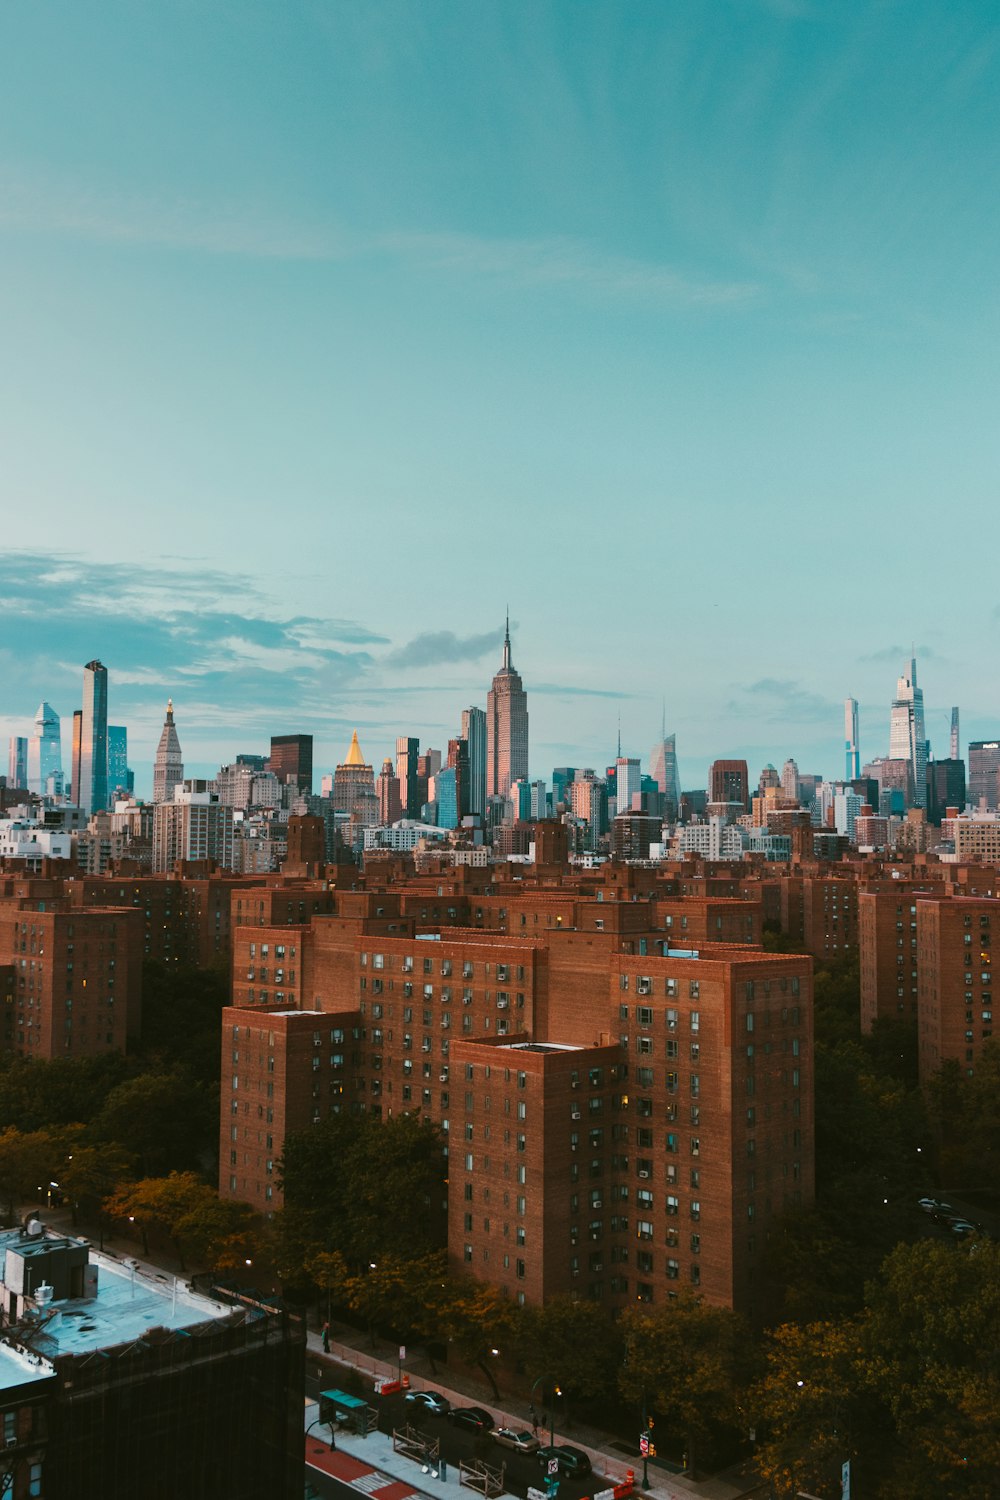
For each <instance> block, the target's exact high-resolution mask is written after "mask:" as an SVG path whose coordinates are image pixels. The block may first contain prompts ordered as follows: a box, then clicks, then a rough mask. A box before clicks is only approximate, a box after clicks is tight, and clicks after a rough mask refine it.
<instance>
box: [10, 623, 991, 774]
mask: <svg viewBox="0 0 1000 1500" xmlns="http://www.w3.org/2000/svg"><path fill="white" fill-rule="evenodd" d="M503 642H504V643H503V656H502V661H501V664H500V669H499V671H498V673H497V674H496V675H495V676H494V678H493V687H492V688H490V689H489V690H488V691H487V692H485V693H484V692H482V691H479V696H480V697H484V698H485V699H486V701H487V703H489V702H490V701H491V699H492V697H493V692H494V690H495V687H496V684H497V682H499V681H505V680H506V677H507V676H508V675H509V676H510V677H511V679H512V681H514V682H516V684H517V685H518V691H519V693H520V697H521V700H522V701H524V700H525V698H526V697H530V696H531V685H530V683H529V685H528V688H527V689H526V690H525V691H524V692H522V691H521V689H520V683H521V678H520V674H519V673H517V672H514V671H512V669H511V660H512V646H511V641H510V620H509V616H508V618H507V620H506V622H505V626H504V632H503ZM100 665H101V664H100V663H88V665H87V667H86V668H84V674H85V679H84V680H85V682H86V680H87V674H88V673H89V671H90V668H91V667H92V666H100ZM902 667H903V670H904V676H902V677H899V678H897V681H896V694H897V696H896V697H887V698H886V699H885V700H884V701H883V703H882V704H881V705H878V704H872V705H869V706H868V714H867V718H866V717H865V715H864V712H863V706H859V705H858V704H857V702H856V700H855V699H854V698H848V699H846V700H844V702H843V704H838V705H837V707H838V709H839V712H840V713H841V714H842V715H843V714H845V713H846V718H847V719H848V720H849V721H850V722H851V723H857V722H858V721H862V722H865V723H870V725H871V727H872V737H871V739H870V740H869V739H868V738H867V737H866V735H865V732H864V731H863V730H862V731H860V733H859V734H858V745H859V746H860V749H858V750H856V751H855V754H857V755H858V756H859V757H860V759H861V760H863V761H865V762H866V763H867V762H868V761H870V760H873V759H875V758H876V757H880V756H885V755H888V754H891V753H894V751H893V737H894V736H898V734H899V733H900V730H899V726H898V722H897V720H898V718H899V713H900V703H899V698H898V694H899V693H900V691H901V690H902V685H903V684H904V683H905V684H906V685H907V687H909V686H910V679H909V678H907V677H906V676H905V673H906V672H907V671H908V672H909V673H910V674H911V676H912V677H913V684H914V686H915V672H916V657H915V656H914V655H913V654H912V648H911V653H910V654H908V655H907V657H906V659H905V661H903V662H902ZM101 670H102V672H103V673H104V674H105V678H106V679H107V680H110V681H111V683H112V684H113V683H114V681H115V672H114V669H113V668H111V669H109V668H104V667H102V668H101ZM472 691H473V693H475V692H476V691H477V689H476V688H475V687H473V689H472ZM887 691H888V690H887ZM459 692H461V689H459ZM917 697H918V700H919V704H920V708H919V713H918V718H919V721H920V723H921V724H923V693H922V689H920V690H918V691H917ZM949 701H950V700H949ZM43 707H49V705H47V704H43ZM111 708H114V710H115V712H116V713H118V715H119V716H121V713H120V709H119V707H118V705H117V703H114V702H111V703H106V704H105V710H104V711H105V713H107V712H108V710H109V709H111ZM259 712H261V713H262V714H263V715H264V717H263V720H262V722H263V723H264V725H265V728H264V729H262V731H261V734H260V736H259V738H260V740H261V743H260V744H258V741H257V740H256V739H255V740H253V743H252V744H251V743H250V735H249V733H244V734H243V738H242V739H239V740H238V739H236V738H233V737H232V736H234V735H238V734H239V733H240V731H238V730H236V729H233V728H232V727H230V728H229V729H228V731H227V732H228V734H229V735H230V738H228V739H227V740H225V741H221V740H220V741H219V744H220V747H221V751H220V754H219V756H218V759H217V760H215V761H213V760H211V759H207V760H198V759H195V758H194V757H190V758H189V757H185V758H184V767H183V769H185V772H186V774H187V775H188V776H195V777H201V778H206V777H208V778H211V777H212V776H214V774H215V772H216V771H217V770H218V768H219V767H220V766H224V765H225V764H226V763H227V762H229V761H231V760H232V759H233V758H234V757H235V756H236V755H237V754H247V753H250V754H253V753H260V754H262V755H264V756H266V753H267V746H266V743H265V741H266V740H270V744H271V750H272V751H273V748H274V744H275V743H276V742H277V741H281V740H282V739H288V740H294V739H297V738H298V737H299V736H301V735H302V734H306V735H313V728H312V726H310V725H308V724H306V725H303V724H302V723H297V728H296V731H295V733H294V734H291V733H288V734H285V735H279V736H277V737H276V736H275V735H274V733H273V730H274V728H275V726H276V725H277V724H278V723H280V724H282V726H283V727H285V728H286V729H287V723H288V722H290V721H291V720H292V719H295V714H294V713H291V712H285V711H284V710H282V709H280V708H279V707H275V708H273V709H271V708H268V709H267V710H264V709H261V710H259ZM471 712H472V710H471V709H469V708H464V709H455V711H454V715H453V721H452V723H451V724H450V725H448V724H445V725H444V726H441V725H438V726H437V733H438V738H439V740H440V743H438V744H436V745H435V744H434V743H433V741H434V734H433V733H430V734H425V733H422V734H419V735H414V736H412V737H411V738H409V739H407V737H406V735H405V734H404V736H403V737H402V739H401V738H400V735H399V733H397V734H396V735H395V736H393V737H392V739H391V740H390V741H389V742H387V747H386V750H385V754H384V755H383V754H381V753H379V754H374V755H372V757H371V762H370V764H373V765H374V764H379V763H381V762H382V761H383V760H389V761H392V760H393V759H394V757H393V754H392V746H393V745H394V746H395V751H396V760H397V765H398V755H399V749H400V745H401V744H412V745H413V746H414V752H413V753H414V755H416V754H417V753H418V751H419V750H420V748H421V747H423V748H432V749H434V750H437V751H438V752H439V753H441V754H444V753H445V752H446V751H447V746H448V741H449V739H452V738H453V737H454V736H455V735H457V734H458V733H459V732H462V733H466V732H467V727H468V726H467V721H468V716H469V714H470V713H471ZM478 712H479V714H480V715H481V716H482V719H483V722H484V724H485V723H486V722H487V720H488V716H487V714H486V713H484V711H483V710H482V709H479V711H478ZM520 712H521V713H522V714H523V715H524V719H525V724H524V728H523V730H522V731H520V732H521V733H522V734H523V736H524V737H525V738H526V737H527V728H526V725H527V715H526V714H525V711H524V709H523V708H522V709H521V710H520ZM944 712H945V711H944V710H943V709H942V710H940V713H939V714H938V716H939V717H940V716H942V715H943V714H944ZM955 713H956V709H955V707H954V705H953V706H952V707H951V708H949V709H948V710H947V715H948V733H947V744H946V745H945V744H944V740H943V735H944V731H943V730H942V731H941V733H940V734H939V737H938V738H939V743H940V745H941V748H940V749H937V748H936V747H935V745H934V741H933V740H931V748H932V752H933V754H934V758H935V760H939V761H940V760H944V759H946V758H947V757H948V755H950V754H951V753H952V747H953V744H954V733H953V727H954V722H955V719H954V715H955ZM166 714H167V717H166V720H165V721H164V720H163V719H162V718H161V719H159V720H158V727H159V735H158V736H157V737H156V739H155V753H153V754H151V756H150V757H149V759H148V761H147V760H146V759H145V758H143V757H142V756H141V755H139V756H136V757H134V759H135V760H136V764H135V765H130V770H131V771H132V772H133V773H134V775H135V787H136V792H137V795H138V796H139V797H140V798H142V797H147V798H148V797H149V796H150V795H151V794H154V793H155V786H156V778H157V775H158V774H159V770H158V767H159V765H160V762H161V761H163V759H164V755H165V744H166V739H167V737H168V735H169V737H170V749H171V751H172V752H174V753H173V756H172V759H173V760H175V761H176V762H177V764H178V765H179V764H180V749H179V746H178V745H177V728H176V727H175V724H174V704H173V700H172V698H170V699H168V701H167V708H166ZM661 715H664V717H663V718H662V719H661V725H660V731H659V734H658V736H657V738H656V739H655V740H654V741H653V743H652V744H650V745H648V746H645V747H644V746H642V745H639V744H637V745H630V744H627V743H626V744H625V746H624V753H625V754H626V755H627V756H631V757H632V758H634V759H636V760H638V762H639V764H640V766H641V768H642V771H643V773H644V774H650V775H652V776H653V777H654V779H656V778H657V777H658V776H659V775H661V774H662V770H663V767H662V764H661V762H662V756H663V751H664V748H665V747H666V746H668V745H669V746H670V747H671V753H673V749H674V747H675V746H676V741H677V738H678V731H677V729H676V728H675V729H674V730H673V731H672V732H671V734H670V735H669V736H666V735H665V734H664V729H665V722H666V721H665V708H664V707H663V705H661ZM76 718H77V719H78V720H79V719H80V710H76ZM252 719H253V713H252V705H248V704H244V714H243V720H242V722H244V723H245V722H250V721H252ZM934 719H935V711H934V710H932V712H931V720H930V723H931V726H932V727H933V725H934ZM880 721H881V727H880ZM0 722H2V720H0ZM12 722H13V721H12ZM984 722H985V721H984ZM991 722H995V721H991ZM267 726H270V727H269V728H268V727H267ZM183 727H184V729H185V740H186V742H187V738H188V734H190V739H191V742H192V743H195V744H197V743H199V742H200V743H201V744H202V745H204V743H205V740H204V731H205V729H206V726H205V725H204V724H201V725H199V724H198V722H197V721H195V720H192V721H191V722H190V724H188V723H187V721H186V720H185V721H184V725H183ZM400 727H401V726H398V725H397V730H398V729H399V728H400ZM405 727H406V728H412V727H413V726H412V725H409V726H405ZM115 732H117V733H118V734H120V735H124V734H125V733H126V727H123V728H122V729H120V730H118V731H115ZM358 732H359V721H358V720H357V719H355V720H354V721H353V727H352V728H351V730H350V735H349V736H348V745H349V746H350V745H351V742H352V741H353V740H354V739H355V738H356V736H357V734H358ZM362 732H363V733H364V734H365V735H366V740H367V735H368V727H367V726H364V725H362ZM480 732H481V733H483V734H485V730H483V731H480ZM615 732H616V734H617V747H611V748H610V749H609V750H608V751H607V753H605V751H604V750H602V748H601V747H600V746H598V747H597V753H596V754H595V755H593V756H591V757H588V756H584V755H581V754H579V753H578V752H579V749H580V747H579V745H578V744H577V745H575V746H574V745H573V744H572V742H563V744H561V745H560V746H559V748H560V749H566V750H571V751H574V753H572V754H570V755H568V756H566V755H564V756H563V760H564V761H568V763H572V764H574V765H576V766H578V767H579V768H581V769H585V768H589V769H591V770H593V771H595V772H596V773H597V774H598V775H603V772H604V768H605V766H607V765H611V764H613V763H614V760H615V757H616V755H617V756H620V755H621V754H622V753H623V750H622V740H621V724H620V711H619V718H618V721H617V724H616V731H615ZM129 733H130V734H131V732H130V731H129ZM680 733H681V738H682V740H683V727H682V728H681V731H680ZM780 733H781V731H780V730H779V731H778V734H779V736H780ZM995 733H996V731H995V730H994V731H993V734H994V736H995ZM975 737H976V736H975V735H971V736H970V737H969V738H970V739H974V738H975ZM18 738H19V737H18V735H17V734H16V732H14V733H12V735H11V738H10V744H11V754H13V744H14V741H15V739H18ZM315 738H316V739H317V741H318V743H319V744H320V745H321V746H322V747H323V749H322V750H321V752H320V753H318V754H317V755H316V765H317V768H318V769H317V780H316V784H317V786H318V779H319V772H320V770H321V769H322V768H323V767H325V766H327V765H329V770H330V771H331V772H332V770H333V768H334V767H335V766H336V765H338V764H339V763H340V762H341V760H342V753H343V745H342V744H341V743H340V742H339V741H338V740H337V739H335V738H331V737H330V735H329V732H328V735H327V737H326V738H325V739H324V737H323V736H322V735H319V736H315ZM27 743H28V741H25V747H26V746H27ZM129 743H130V745H133V746H134V745H135V744H136V743H137V740H136V738H135V737H130V742H129ZM138 743H143V741H142V738H141V737H140V738H139V740H138ZM774 743H775V745H778V744H779V741H778V740H777V739H776V740H775V742H774ZM910 743H912V736H911V740H910ZM963 743H966V744H967V743H968V741H964V742H963ZM781 744H782V745H784V746H785V748H781V749H779V750H776V751H775V754H774V755H772V756H771V757H769V758H763V759H760V760H759V763H757V762H755V761H754V759H753V758H752V755H743V756H739V755H730V754H720V753H718V752H717V750H713V751H711V752H710V753H709V755H708V756H707V758H706V760H705V763H704V765H703V766H702V767H701V770H699V762H698V761H697V760H696V759H695V757H693V756H690V755H688V756H684V755H683V754H681V755H676V756H675V765H676V766H677V767H678V768H680V782H681V788H682V789H688V788H698V787H707V785H708V774H709V765H710V763H711V762H714V761H716V760H718V761H720V762H721V761H724V760H726V759H727V758H728V759H730V760H731V759H734V758H735V759H744V760H746V761H747V763H748V773H749V776H750V780H751V782H752V783H753V782H755V781H756V776H757V772H758V771H759V770H761V769H763V768H764V767H765V766H767V765H771V766H773V767H774V768H775V770H777V767H778V765H779V764H780V763H783V762H785V761H786V760H787V759H788V758H789V757H790V758H791V759H792V760H793V761H797V760H799V759H801V756H796V755H795V754H794V753H793V751H792V750H790V749H789V748H788V747H787V735H786V737H785V739H784V740H782V741H781ZM843 744H844V742H843V740H841V741H840V750H839V760H838V759H837V758H836V757H835V758H834V760H833V762H831V763H829V764H827V763H826V762H824V763H823V764H815V765H814V766H813V770H812V771H811V772H809V773H808V774H810V775H818V776H820V777H821V778H822V779H825V780H827V781H831V782H833V781H840V780H843V779H844V776H843V770H844V768H843ZM483 748H484V750H485V746H484V747H483ZM898 750H899V746H898V745H897V746H896V752H898ZM349 753H350V752H349ZM809 753H810V752H806V756H807V758H808V755H809ZM131 759H133V757H132V756H130V761H131ZM558 764H559V762H558V761H557V760H551V761H549V762H547V763H546V764H543V765H539V764H537V762H536V761H533V762H531V763H530V765H529V768H528V770H527V772H524V773H523V774H522V776H521V779H522V780H527V779H529V778H530V779H531V780H534V779H537V778H538V777H541V778H542V779H544V780H545V781H548V780H549V779H550V777H551V772H552V770H553V768H554V767H555V766H557V765H558ZM684 768H687V769H688V770H690V771H691V774H690V775H688V774H685V769H684ZM518 769H519V771H522V770H523V768H522V767H521V766H520V765H519V768H518ZM699 777H700V778H701V779H699ZM173 779H174V781H176V780H177V774H176V772H175V773H174V777H173ZM847 779H850V778H849V777H848V778H847ZM110 790H111V785H110V782H109V792H110Z"/></svg>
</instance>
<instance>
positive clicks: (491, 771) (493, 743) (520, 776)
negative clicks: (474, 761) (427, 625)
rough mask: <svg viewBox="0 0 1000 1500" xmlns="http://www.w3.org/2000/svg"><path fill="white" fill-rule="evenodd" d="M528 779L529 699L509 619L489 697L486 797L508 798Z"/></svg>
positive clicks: (487, 710) (487, 709)
mask: <svg viewBox="0 0 1000 1500" xmlns="http://www.w3.org/2000/svg"><path fill="white" fill-rule="evenodd" d="M527 779H528V698H527V694H526V693H525V691H524V687H523V685H522V683H521V679H520V677H519V675H518V674H517V672H516V671H515V670H514V666H513V664H512V662H511V659H510V619H509V617H508V620H507V629H506V633H505V635H504V643H503V665H502V666H501V668H500V670H499V672H498V673H497V674H496V676H495V677H494V679H493V686H492V687H491V688H490V690H489V693H488V694H487V696H486V795H487V797H506V796H508V795H509V793H510V789H511V787H512V786H513V784H514V782H515V781H526V780H527Z"/></svg>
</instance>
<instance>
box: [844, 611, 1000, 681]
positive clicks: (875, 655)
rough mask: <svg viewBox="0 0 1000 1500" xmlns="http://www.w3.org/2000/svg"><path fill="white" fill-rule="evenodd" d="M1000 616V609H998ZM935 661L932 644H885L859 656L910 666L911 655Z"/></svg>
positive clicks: (866, 659)
mask: <svg viewBox="0 0 1000 1500" xmlns="http://www.w3.org/2000/svg"><path fill="white" fill-rule="evenodd" d="M998 617H1000V610H998ZM911 656H916V657H917V658H918V659H926V660H927V661H933V660H934V659H935V657H936V656H937V652H936V651H935V650H934V649H933V647H932V646H883V647H882V648H881V650H879V651H870V652H869V653H868V655H867V656H859V657H858V661H859V662H875V663H877V664H879V665H881V664H882V663H883V662H898V664H899V666H900V667H904V666H908V665H909V661H910V657H911Z"/></svg>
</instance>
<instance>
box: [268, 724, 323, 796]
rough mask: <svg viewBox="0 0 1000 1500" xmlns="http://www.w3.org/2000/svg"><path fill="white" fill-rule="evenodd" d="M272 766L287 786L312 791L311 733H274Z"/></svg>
mask: <svg viewBox="0 0 1000 1500" xmlns="http://www.w3.org/2000/svg"><path fill="white" fill-rule="evenodd" d="M270 768H271V770H272V771H273V772H274V774H275V776H277V778H278V780H279V781H280V782H282V783H283V784H284V785H286V786H296V787H298V789H299V791H300V792H311V791H312V784H313V737H312V735H311V734H272V736H271V761H270Z"/></svg>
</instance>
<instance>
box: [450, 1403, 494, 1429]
mask: <svg viewBox="0 0 1000 1500" xmlns="http://www.w3.org/2000/svg"><path fill="white" fill-rule="evenodd" d="M448 1421H449V1422H452V1423H453V1424H454V1425H455V1426H456V1427H468V1428H470V1429H471V1430H472V1431H473V1432H489V1431H490V1430H491V1429H492V1427H493V1418H492V1417H491V1416H490V1414H489V1412H488V1411H483V1408H482V1407H481V1406H456V1407H453V1408H452V1410H451V1411H450V1412H449V1413H448Z"/></svg>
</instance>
